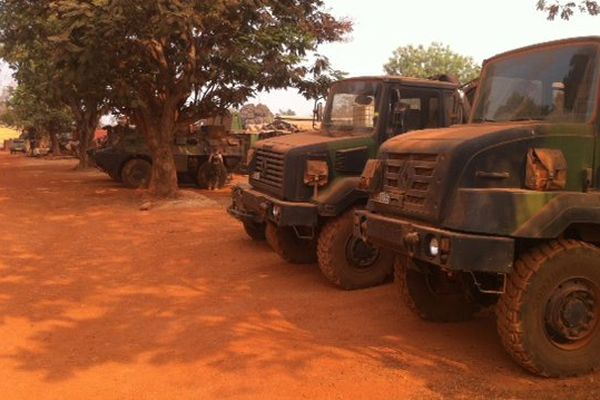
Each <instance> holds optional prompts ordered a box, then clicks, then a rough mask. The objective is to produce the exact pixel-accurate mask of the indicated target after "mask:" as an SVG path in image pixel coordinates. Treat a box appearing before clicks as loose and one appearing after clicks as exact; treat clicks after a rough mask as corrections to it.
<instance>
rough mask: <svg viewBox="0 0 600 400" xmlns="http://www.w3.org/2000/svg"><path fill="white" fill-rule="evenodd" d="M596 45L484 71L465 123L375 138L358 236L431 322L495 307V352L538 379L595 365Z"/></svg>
mask: <svg viewBox="0 0 600 400" xmlns="http://www.w3.org/2000/svg"><path fill="white" fill-rule="evenodd" d="M599 85H600V37H588V38H576V39H569V40H563V41H556V42H550V43H544V44H539V45H536V46H531V47H527V48H523V49H519V50H515V51H511V52H508V53H505V54H501V55H498V56H495V57H493V58H492V59H490V60H488V61H487V62H485V63H484V68H483V73H482V77H481V81H480V83H479V88H478V89H477V95H476V97H475V104H474V106H473V111H472V114H471V118H470V123H469V124H467V125H463V126H456V127H450V128H445V129H437V130H425V131H422V132H416V133H414V134H408V135H403V136H401V137H397V138H394V139H392V140H390V141H388V142H386V143H385V144H384V145H383V146H382V147H381V151H380V154H379V158H378V160H371V161H369V163H368V164H367V166H366V167H365V170H364V172H363V175H362V177H361V187H362V188H363V189H365V190H366V191H368V192H370V194H371V195H370V200H369V204H368V206H367V210H364V211H359V212H357V213H356V216H355V227H356V233H357V235H358V236H360V237H362V238H363V239H365V240H366V241H368V242H369V243H371V244H374V245H377V246H381V247H382V248H384V249H387V250H393V251H394V252H396V253H397V254H398V256H397V258H396V262H395V265H396V268H395V275H396V284H397V286H398V287H399V289H400V293H401V295H402V297H403V298H404V300H405V301H406V303H407V304H408V306H409V308H410V309H411V310H413V311H414V312H416V314H418V315H419V316H420V317H422V318H424V319H427V320H431V321H442V322H448V321H457V320H464V319H467V318H470V317H472V316H473V315H474V314H475V313H476V312H477V311H478V310H480V309H481V308H482V307H485V306H489V305H493V304H496V311H497V322H498V332H499V334H500V337H501V339H502V343H503V344H504V347H505V348H506V350H507V351H508V353H510V354H511V355H512V357H513V358H514V359H515V360H516V361H517V362H518V363H519V364H520V365H522V366H523V367H525V368H526V369H528V370H529V371H532V372H533V373H536V374H539V375H542V376H551V377H562V376H570V375H578V374H582V373H586V372H588V371H591V370H592V369H594V368H596V367H597V366H598V365H599V364H600V249H599V248H598V245H599V244H600V137H599V135H600V123H599V118H598V117H599V112H600V102H599Z"/></svg>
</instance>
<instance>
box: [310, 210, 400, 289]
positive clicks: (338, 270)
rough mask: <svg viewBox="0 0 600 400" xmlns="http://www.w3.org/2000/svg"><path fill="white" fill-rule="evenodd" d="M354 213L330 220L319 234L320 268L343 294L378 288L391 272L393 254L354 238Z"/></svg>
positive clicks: (347, 213) (352, 211)
mask: <svg viewBox="0 0 600 400" xmlns="http://www.w3.org/2000/svg"><path fill="white" fill-rule="evenodd" d="M353 220H354V209H352V210H350V211H347V212H346V213H344V214H342V215H340V216H339V217H337V218H335V219H332V220H331V221H329V222H328V223H327V224H325V226H324V227H323V230H322V231H321V233H320V234H319V243H318V248H317V254H318V256H319V268H321V271H322V272H323V275H325V277H326V278H327V279H328V280H329V281H331V282H332V283H333V284H335V285H337V286H340V287H341V288H343V289H346V290H353V289H363V288H367V287H371V286H376V285H380V284H382V283H383V282H385V281H386V280H387V279H388V278H390V277H391V275H392V273H393V271H394V253H393V252H391V251H387V250H383V249H378V248H376V247H373V246H371V245H369V244H368V243H366V242H364V241H363V240H362V239H360V238H358V237H356V236H354V232H353V228H354V222H353Z"/></svg>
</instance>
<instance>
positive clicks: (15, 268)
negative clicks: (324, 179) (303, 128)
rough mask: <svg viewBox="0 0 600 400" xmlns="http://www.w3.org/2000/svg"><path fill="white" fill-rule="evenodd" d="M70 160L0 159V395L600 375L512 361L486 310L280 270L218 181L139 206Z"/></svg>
mask: <svg viewBox="0 0 600 400" xmlns="http://www.w3.org/2000/svg"><path fill="white" fill-rule="evenodd" d="M74 165H75V162H74V161H70V160H67V161H47V160H46V161H44V160H31V159H27V158H24V157H21V156H8V155H7V154H5V153H0V248H1V250H0V338H1V341H0V399H7V400H8V399H88V398H98V399H161V398H165V399H205V398H206V399H213V398H214V399H227V398H234V399H244V398H260V399H284V398H293V399H298V398H308V399H320V398H324V399H480V398H481V399H494V398H498V399H521V398H523V399H532V398H540V399H541V398H543V399H566V398H568V399H598V398H600V374H596V375H593V376H587V377H584V378H579V379H573V380H562V381H553V380H545V379H538V378H534V377H532V376H531V375H529V374H527V373H526V372H524V371H522V370H521V369H520V368H519V367H517V366H516V365H515V364H514V363H513V362H512V361H511V360H510V359H509V358H508V356H507V355H506V354H505V353H504V351H503V350H502V348H501V346H500V344H499V341H498V339H497V336H496V332H495V326H494V321H493V318H491V317H487V318H485V317H482V318H480V319H479V320H476V321H473V322H470V323H465V324H456V325H434V324H429V323H425V322H423V321H420V320H419V319H417V318H416V317H414V316H413V315H412V314H410V312H409V311H408V310H407V309H406V308H405V307H404V306H403V305H401V304H399V303H398V301H397V297H396V295H395V292H394V287H393V286H392V285H387V286H383V287H379V288H374V289H370V290H364V291H358V292H343V291H340V290H337V289H334V288H333V287H331V286H330V285H329V284H328V283H327V282H326V281H325V280H324V278H322V277H321V275H320V274H319V272H318V268H316V267H315V266H303V267H299V266H292V265H287V264H285V263H284V262H282V261H281V260H280V259H279V258H278V257H277V256H275V255H274V254H273V253H272V252H271V251H269V249H268V248H267V246H266V245H264V244H257V243H253V242H251V241H250V240H249V239H247V238H246V236H245V234H244V233H243V231H242V229H241V227H240V225H239V224H238V223H236V222H235V221H234V220H232V219H231V218H229V217H228V216H227V215H226V213H225V210H224V206H225V204H226V202H227V198H228V192H227V191H222V192H217V193H203V194H205V195H207V196H208V197H210V199H212V200H214V202H210V201H209V202H204V203H202V204H203V205H204V206H203V207H202V208H165V209H153V210H150V211H149V212H142V211H139V204H140V202H141V198H140V194H139V193H137V192H135V191H130V190H126V189H123V188H121V187H120V186H119V185H117V184H115V183H113V182H112V181H110V180H109V178H107V177H106V176H105V175H102V174H100V173H98V172H85V173H81V172H75V171H73V166H74ZM197 193H201V192H197Z"/></svg>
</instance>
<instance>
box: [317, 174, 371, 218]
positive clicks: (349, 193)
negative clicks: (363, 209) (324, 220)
mask: <svg viewBox="0 0 600 400" xmlns="http://www.w3.org/2000/svg"><path fill="white" fill-rule="evenodd" d="M359 182H360V177H358V176H352V177H346V178H338V179H336V180H335V181H333V183H332V184H331V185H330V186H329V187H328V188H327V189H326V190H323V192H321V193H320V194H319V195H318V197H317V198H316V202H317V203H318V204H320V206H319V215H320V216H323V217H335V216H337V215H340V214H342V213H343V212H344V211H346V210H347V209H348V208H350V207H352V206H353V205H355V204H366V202H367V200H368V198H369V195H368V193H366V192H363V191H361V190H359V189H358V184H359Z"/></svg>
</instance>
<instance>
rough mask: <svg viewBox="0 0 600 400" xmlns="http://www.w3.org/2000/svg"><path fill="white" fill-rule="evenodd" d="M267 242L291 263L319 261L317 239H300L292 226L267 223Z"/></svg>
mask: <svg viewBox="0 0 600 400" xmlns="http://www.w3.org/2000/svg"><path fill="white" fill-rule="evenodd" d="M265 236H266V238H267V242H268V243H269V245H270V246H271V248H272V249H273V250H274V251H275V253H277V254H279V256H280V257H281V258H283V259H284V260H285V261H287V262H289V263H290V264H313V263H315V262H316V261H317V241H316V240H306V239H300V238H298V236H297V235H296V232H294V229H293V228H291V227H288V226H286V227H277V226H276V225H275V224H273V223H272V222H269V223H267V227H266V230H265Z"/></svg>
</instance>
